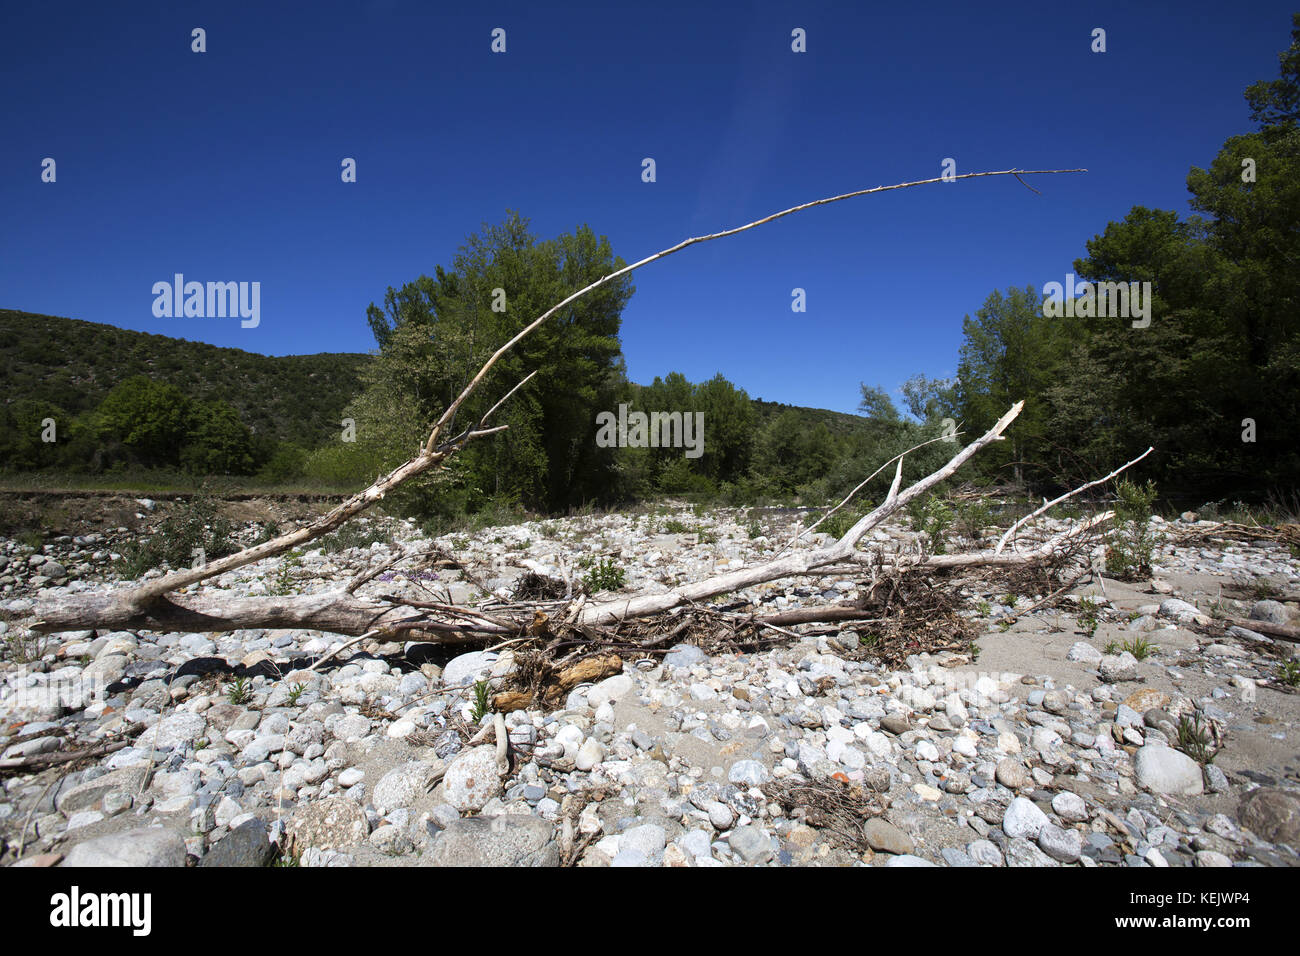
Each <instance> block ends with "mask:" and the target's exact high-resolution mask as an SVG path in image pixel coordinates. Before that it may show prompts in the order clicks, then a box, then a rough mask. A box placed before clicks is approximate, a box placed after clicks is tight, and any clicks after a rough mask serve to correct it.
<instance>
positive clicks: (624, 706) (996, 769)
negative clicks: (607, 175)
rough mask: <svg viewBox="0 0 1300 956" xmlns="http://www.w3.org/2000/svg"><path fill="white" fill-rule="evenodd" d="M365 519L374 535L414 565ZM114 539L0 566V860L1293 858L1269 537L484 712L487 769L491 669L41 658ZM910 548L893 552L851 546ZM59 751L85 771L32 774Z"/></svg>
mask: <svg viewBox="0 0 1300 956" xmlns="http://www.w3.org/2000/svg"><path fill="white" fill-rule="evenodd" d="M150 504H152V503H150ZM142 507H143V505H142ZM797 519H798V516H797V515H782V516H775V515H773V516H768V517H767V520H766V521H765V522H764V521H760V522H759V523H760V524H761V525H764V526H762V527H755V526H754V521H755V519H754V516H752V515H744V514H742V513H740V512H736V511H725V510H724V511H717V512H710V513H708V514H706V515H703V516H696V515H693V514H691V513H690V512H688V511H682V512H680V513H677V514H667V515H663V514H641V515H628V514H611V515H604V516H587V517H576V518H571V519H565V520H553V521H546V522H530V523H526V524H520V525H515V526H510V527H498V528H490V529H487V530H485V531H481V532H478V533H476V534H472V535H469V534H462V535H451V536H447V537H446V538H443V539H439V541H438V542H436V543H437V544H440V545H442V546H444V547H445V548H446V549H447V550H448V551H449V552H450V553H454V554H455V555H456V556H457V557H458V558H459V559H460V560H461V562H462V564H463V565H464V571H459V570H448V569H441V570H436V571H428V570H426V571H422V572H419V573H411V574H403V573H401V572H395V573H391V574H388V575H385V576H383V578H382V579H376V580H375V581H372V582H370V583H369V584H367V585H365V586H364V588H363V589H362V593H376V594H377V593H387V594H402V593H408V594H411V595H419V596H422V597H425V598H427V597H428V595H429V594H430V593H433V594H436V595H438V596H439V598H440V599H443V600H450V601H454V602H458V603H466V602H481V601H484V600H491V599H492V598H494V597H497V598H504V597H507V596H509V595H510V594H511V593H512V589H513V588H514V585H515V584H516V582H517V581H518V579H519V578H520V577H522V576H523V575H525V574H527V573H529V572H534V573H542V574H546V575H548V576H552V577H557V578H561V579H563V578H566V577H567V578H569V579H570V580H572V579H573V578H575V577H577V576H581V574H582V571H581V570H580V566H581V565H582V564H584V563H586V564H590V563H591V562H593V561H596V560H599V559H608V560H611V561H613V562H615V563H616V564H617V565H618V566H619V567H621V568H623V569H624V570H625V572H626V576H627V577H626V582H625V587H627V588H647V587H649V588H655V589H667V588H669V587H671V586H673V585H674V584H677V583H680V582H682V581H687V580H692V579H695V578H698V577H701V576H703V575H706V574H709V573H713V572H715V571H718V570H725V569H729V568H735V567H742V566H747V565H749V564H752V563H755V562H758V561H762V560H766V559H768V558H770V557H771V556H772V555H773V554H774V553H775V551H776V549H777V548H778V547H780V546H782V545H784V544H785V543H786V542H787V541H788V540H789V537H790V533H791V530H792V524H791V523H792V522H794V521H796V520H797ZM376 521H377V522H379V523H381V524H383V525H384V526H385V529H386V533H387V534H388V535H389V536H390V537H391V539H392V540H393V541H394V542H397V543H401V544H403V545H405V546H413V547H415V548H420V547H425V546H428V545H429V544H431V543H435V542H429V541H426V540H424V539H423V538H422V537H421V536H420V534H419V533H418V531H417V530H416V529H415V528H414V527H413V526H411V525H409V524H406V523H403V522H399V521H394V520H391V519H376ZM1181 526H1184V527H1186V525H1185V524H1183V525H1181ZM682 527H689V528H690V529H691V531H690V533H681V532H680V530H679V529H680V528H682ZM1055 527H1057V528H1060V527H1063V525H1056V526H1055ZM668 529H678V533H667V530H668ZM252 533H253V531H252V529H249V535H250V536H251V534H252ZM121 534H125V530H123V532H121V533H119V532H118V531H117V530H116V529H112V528H103V529H99V530H92V531H87V532H86V533H85V534H84V535H81V536H75V537H74V536H60V537H59V538H57V539H55V540H51V541H48V542H45V543H43V544H41V545H40V546H39V547H34V546H32V544H31V543H30V542H28V543H23V542H20V541H18V540H8V539H5V540H0V588H4V592H3V599H2V600H0V612H3V613H2V614H0V616H2V617H3V620H0V632H2V633H0V642H3V643H4V645H5V648H6V650H5V657H4V659H3V661H0V774H3V776H2V777H0V782H3V793H0V840H2V841H3V842H2V843H0V847H2V850H0V863H3V864H7V865H17V866H24V865H27V866H31V865H56V864H58V865H81V864H88V865H103V864H112V865H159V866H162V865H186V864H187V863H188V864H191V865H194V864H197V865H200V866H230V865H265V864H267V863H268V862H270V861H272V860H273V859H277V858H278V859H279V860H280V862H296V863H298V864H300V865H310V866H346V865H385V866H389V865H391V866H421V865H465V864H493V865H503V866H551V865H559V864H561V863H573V864H576V865H579V866H646V865H650V866H661V865H662V866H735V865H751V866H759V865H786V866H806V865H877V866H879V865H884V866H930V865H939V866H1085V867H1087V866H1135V867H1147V866H1154V867H1170V866H1173V867H1176V866H1232V865H1236V866H1253V865H1265V866H1293V865H1296V863H1297V862H1300V858H1298V857H1297V849H1298V848H1300V755H1298V754H1297V747H1296V745H1295V741H1296V739H1297V737H1296V734H1297V719H1298V717H1300V695H1297V692H1296V690H1295V689H1294V688H1293V687H1291V686H1289V684H1288V683H1287V681H1286V677H1287V675H1288V673H1289V671H1288V669H1287V668H1288V667H1289V666H1294V665H1288V663H1287V662H1288V661H1289V660H1293V659H1294V658H1293V655H1294V651H1295V645H1292V644H1288V643H1286V642H1285V641H1282V640H1275V639H1272V638H1269V637H1267V636H1265V635H1263V634H1261V633H1257V632H1255V631H1252V630H1251V629H1249V628H1243V627H1234V628H1226V627H1224V626H1223V625H1222V624H1220V623H1219V618H1220V617H1221V616H1223V615H1225V614H1227V615H1232V616H1239V617H1251V618H1254V619H1256V620H1262V621H1268V622H1271V623H1281V624H1285V623H1293V622H1294V620H1295V617H1296V607H1295V605H1294V604H1293V603H1282V602H1279V601H1276V600H1268V599H1266V597H1265V596H1266V595H1267V594H1268V593H1270V592H1277V593H1279V594H1286V593H1288V592H1289V593H1292V594H1294V593H1295V591H1296V590H1297V584H1300V561H1298V560H1296V559H1295V558H1294V557H1292V555H1291V554H1290V552H1289V551H1288V550H1287V549H1286V548H1285V547H1283V546H1279V545H1273V544H1270V543H1267V542H1260V543H1250V544H1246V543H1241V542H1214V541H1213V540H1211V541H1209V542H1204V541H1202V542H1200V543H1195V544H1189V545H1188V546H1185V547H1175V546H1170V545H1166V546H1164V547H1162V548H1161V550H1160V553H1159V555H1158V557H1157V561H1156V568H1155V572H1154V576H1153V579H1152V580H1151V581H1149V582H1148V581H1144V582H1140V583H1138V584H1125V583H1121V582H1117V581H1111V580H1109V579H1107V580H1103V581H1101V582H1099V583H1098V582H1095V581H1091V580H1089V579H1085V582H1084V584H1082V585H1081V586H1080V587H1078V588H1077V589H1076V592H1075V593H1073V594H1070V595H1067V596H1066V598H1065V600H1064V601H1063V602H1060V603H1054V604H1049V605H1048V606H1046V607H1044V608H1042V609H1040V610H1037V611H1028V610H1027V609H1029V608H1030V607H1031V606H1032V605H1034V604H1035V603H1036V602H1037V601H1038V600H1039V599H1041V598H1043V597H1045V596H1046V595H1045V594H1008V593H1005V592H1001V591H999V590H998V589H997V588H994V587H992V586H989V587H987V588H981V587H980V586H979V585H978V583H974V584H972V583H969V582H968V583H967V584H965V585H963V586H961V588H960V594H959V595H958V597H960V599H961V602H962V607H963V611H962V613H963V614H965V615H966V616H968V617H969V618H970V619H971V620H972V622H974V623H975V624H976V625H977V627H978V629H979V631H978V633H979V635H980V636H978V638H977V640H976V642H975V643H976V648H977V650H975V649H970V650H960V651H953V650H946V651H941V652H936V653H933V654H930V653H922V654H916V655H912V656H911V657H909V658H907V659H906V660H905V661H902V662H900V663H899V666H895V667H890V666H886V665H885V664H882V663H881V662H880V661H879V660H876V659H873V658H872V655H871V653H870V646H869V644H870V635H869V633H868V632H867V631H866V629H863V628H855V627H853V626H845V627H842V628H835V627H827V626H821V627H818V628H815V629H814V630H816V631H817V633H815V634H812V635H794V636H787V637H785V638H784V639H783V640H782V641H781V642H773V643H772V644H770V645H766V646H765V647H764V649H762V650H761V651H759V652H755V653H744V654H736V653H728V654H714V655H712V656H710V655H709V654H706V653H705V652H704V651H703V650H701V649H700V648H699V647H697V646H694V645H692V644H679V645H678V646H675V647H671V648H670V649H669V650H668V653H654V654H647V655H646V656H645V657H644V658H640V659H635V656H634V659H630V660H628V661H627V662H626V663H625V665H624V669H623V672H622V673H619V674H616V675H614V676H611V677H608V678H606V679H604V680H602V681H600V682H598V683H595V684H591V685H583V686H579V687H578V688H577V689H575V690H574V691H573V692H572V693H570V694H569V695H568V697H567V700H565V701H564V704H563V707H562V708H561V709H558V710H551V711H544V710H541V709H532V710H521V711H515V712H513V713H510V714H508V715H506V716H505V718H504V726H505V729H506V732H507V734H508V736H509V740H510V746H509V748H498V746H497V745H496V743H495V742H494V729H493V728H494V717H493V715H491V714H486V715H484V716H483V717H482V719H481V721H478V722H476V721H474V719H473V718H474V716H475V714H474V707H475V694H474V686H475V684H476V682H478V681H488V682H490V683H491V684H494V685H500V684H501V682H502V681H504V680H505V679H506V678H507V677H508V676H509V674H510V673H511V671H512V669H513V668H514V667H515V666H516V664H517V661H516V660H515V657H514V655H513V654H512V653H511V650H510V648H504V649H501V650H499V651H469V652H466V653H458V652H456V651H449V650H447V649H444V648H440V647H437V646H435V645H430V644H412V643H399V642H389V643H385V644H372V645H369V646H367V647H365V648H357V649H354V650H355V651H356V653H353V651H352V650H350V651H347V652H345V653H344V654H343V655H341V659H340V660H338V661H336V662H334V663H333V664H331V665H330V666H328V667H325V668H322V669H321V670H319V671H308V670H306V665H308V664H309V663H310V662H311V661H312V660H314V659H318V658H319V657H320V656H321V655H322V654H325V653H328V652H329V651H330V650H333V649H335V648H337V647H339V646H340V645H341V644H342V643H343V642H344V641H345V640H346V639H345V638H343V637H341V636H338V635H331V634H323V633H319V632H313V631H306V630H293V631H262V630H246V631H236V632H233V633H153V632H145V631H142V632H126V631H117V632H102V633H97V632H91V631H83V632H76V633H65V634H60V635H54V636H52V637H51V638H48V639H45V638H40V637H38V636H36V635H33V634H31V633H30V632H29V631H28V629H27V628H26V626H25V623H24V622H25V621H29V620H30V612H31V609H32V606H33V601H34V599H35V598H36V597H37V596H38V595H41V594H43V595H49V594H63V593H76V592H79V591H84V590H93V589H103V588H107V587H120V586H122V585H123V583H124V582H121V581H118V580H116V578H115V577H114V574H113V572H112V570H111V563H110V562H111V558H112V555H113V553H114V548H115V546H119V547H120V544H115V543H116V542H119V541H120V540H121ZM914 538H915V535H913V534H912V532H910V531H907V530H905V529H904V528H902V527H894V526H891V527H887V528H885V529H883V530H880V531H878V532H876V533H875V536H874V541H873V542H872V543H874V544H882V545H886V546H889V547H899V548H907V547H911V546H912V543H913V540H914ZM815 540H816V538H815V536H814V541H815ZM810 546H811V543H810V542H808V541H806V540H805V541H803V542H801V543H799V544H798V545H796V547H810ZM388 553H389V551H388V546H387V545H385V544H383V543H376V544H373V545H370V546H369V547H368V548H365V549H357V548H354V549H347V550H343V551H339V552H337V553H325V552H323V551H321V550H320V549H315V550H306V551H305V552H304V553H302V554H300V555H296V556H293V557H291V558H286V559H276V560H273V561H270V562H264V563H263V564H261V565H256V566H250V567H248V568H243V569H240V570H239V571H236V572H232V573H230V574H227V575H223V576H222V577H220V578H216V579H213V580H212V581H210V582H208V583H207V585H206V586H205V587H206V588H207V589H208V590H211V591H220V590H225V591H227V592H229V593H231V594H241V595H254V594H267V593H293V592H296V591H304V592H305V591H308V590H314V589H320V588H324V587H327V586H338V585H339V584H341V583H343V582H345V581H347V580H349V579H350V578H351V577H352V576H353V575H354V574H356V572H357V570H358V569H359V568H361V567H364V566H365V565H366V563H367V562H368V561H378V560H381V559H382V558H383V557H384V556H385V555H387V554H388ZM584 558H585V559H586V560H585V561H584ZM861 585H862V581H861V578H860V577H858V576H849V575H846V576H842V577H837V576H834V575H819V576H809V577H804V578H794V579H788V580H785V581H781V582H774V583H771V584H766V585H762V586H759V587H755V588H750V589H748V590H747V591H744V592H740V593H738V594H732V595H728V596H726V601H727V602H729V603H732V604H734V603H735V602H737V601H748V602H749V603H750V604H751V605H753V606H756V607H759V608H763V609H765V610H778V609H780V610H784V609H793V608H797V607H807V606H814V605H818V604H838V603H844V602H848V601H852V600H854V599H855V598H856V597H857V596H858V594H859V588H860V586H861ZM1234 595H1235V596H1234ZM805 629H807V628H805ZM778 636H779V635H778ZM864 641H866V642H867V644H866V645H865V646H864V643H863V642H864ZM349 655H351V656H349ZM479 724H481V727H480V726H479ZM1194 738H1199V740H1200V742H1201V745H1202V746H1201V748H1200V749H1198V747H1197V746H1196V740H1195V739H1194ZM96 747H98V749H99V751H102V752H97V751H96V749H95V748H96ZM74 749H80V750H88V751H89V753H88V755H87V756H85V757H83V758H81V759H80V760H78V761H76V762H73V763H70V764H62V765H57V766H54V767H51V768H49V769H42V767H41V766H40V765H39V759H38V758H42V756H51V757H53V756H57V755H58V754H60V753H63V752H66V751H68V750H74ZM502 749H507V750H508V753H507V756H506V759H505V760H504V761H503V760H502V759H501V750H502ZM1189 753H1190V754H1191V755H1189ZM1197 756H1199V757H1200V758H1201V760H1203V761H1208V762H1200V761H1198V759H1194V758H1195V757H1197ZM1211 756H1212V758H1213V759H1212V761H1210V760H1208V758H1210V757H1211ZM33 760H35V761H36V763H35V764H33V763H32V761H33ZM835 809H838V810H839V811H840V814H839V815H838V816H837V815H836V814H835V813H833V812H830V811H831V810H835ZM845 814H847V817H846V816H845ZM845 819H847V820H848V821H849V826H848V832H847V833H846V824H845ZM20 857H21V858H20Z"/></svg>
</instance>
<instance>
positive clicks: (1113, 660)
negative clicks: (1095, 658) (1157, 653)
mask: <svg viewBox="0 0 1300 956" xmlns="http://www.w3.org/2000/svg"><path fill="white" fill-rule="evenodd" d="M1137 663H1138V662H1137V658H1136V657H1134V656H1133V655H1132V654H1130V653H1129V652H1128V651H1124V652H1123V653H1122V654H1106V655H1104V656H1103V657H1102V659H1101V663H1100V664H1099V665H1098V668H1097V669H1098V671H1099V672H1100V673H1101V679H1102V680H1104V681H1106V682H1107V683H1108V684H1115V683H1118V682H1119V681H1125V680H1134V679H1135V678H1136V677H1137Z"/></svg>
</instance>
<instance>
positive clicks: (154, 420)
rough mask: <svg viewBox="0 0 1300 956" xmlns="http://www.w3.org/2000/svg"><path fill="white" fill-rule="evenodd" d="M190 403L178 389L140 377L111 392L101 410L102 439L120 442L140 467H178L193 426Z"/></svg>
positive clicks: (146, 377)
mask: <svg viewBox="0 0 1300 956" xmlns="http://www.w3.org/2000/svg"><path fill="white" fill-rule="evenodd" d="M189 411H190V402H189V399H188V398H186V397H185V395H184V393H183V392H181V390H180V389H178V388H177V387H176V386H174V385H169V384H166V383H165V382H155V381H154V380H153V379H151V378H149V377H148V376H146V375H136V376H133V377H131V378H129V379H127V380H126V381H124V382H122V383H121V384H120V385H118V386H116V387H115V388H114V389H113V390H112V391H110V392H109V393H108V394H107V395H106V396H105V397H104V400H103V401H102V402H101V403H100V404H99V408H98V410H97V415H96V418H97V423H98V431H99V434H100V436H101V438H102V439H104V440H107V441H113V440H116V441H120V442H121V443H122V444H123V445H125V446H126V447H127V448H128V449H129V450H130V451H131V453H132V454H133V455H135V456H136V458H137V459H138V460H139V461H140V463H142V464H144V465H147V466H158V465H175V464H177V463H178V461H179V460H180V452H181V446H182V445H184V443H185V440H186V437H187V431H188V425H189Z"/></svg>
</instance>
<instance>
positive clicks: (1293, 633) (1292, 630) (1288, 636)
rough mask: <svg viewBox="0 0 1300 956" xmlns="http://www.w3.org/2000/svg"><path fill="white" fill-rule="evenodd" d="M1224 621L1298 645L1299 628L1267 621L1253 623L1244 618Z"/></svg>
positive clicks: (1299, 637)
mask: <svg viewBox="0 0 1300 956" xmlns="http://www.w3.org/2000/svg"><path fill="white" fill-rule="evenodd" d="M1226 621H1227V623H1228V624H1235V625H1236V626H1237V627H1244V628H1245V629H1246V630H1248V631H1254V632H1255V633H1256V634H1267V635H1268V636H1269V637H1277V638H1281V639H1282V640H1284V641H1290V642H1291V643H1293V644H1297V643H1300V627H1292V626H1290V625H1288V624H1273V623H1271V622H1269V621H1255V620H1252V619H1250V618H1245V617H1230V618H1226Z"/></svg>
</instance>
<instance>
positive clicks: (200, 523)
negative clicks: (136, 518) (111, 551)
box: [117, 488, 236, 578]
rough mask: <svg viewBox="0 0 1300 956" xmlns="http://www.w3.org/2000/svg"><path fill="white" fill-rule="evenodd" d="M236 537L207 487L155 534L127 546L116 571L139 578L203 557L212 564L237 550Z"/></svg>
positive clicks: (167, 518) (165, 520)
mask: <svg viewBox="0 0 1300 956" xmlns="http://www.w3.org/2000/svg"><path fill="white" fill-rule="evenodd" d="M233 535H234V525H233V524H231V522H229V521H227V520H226V519H225V518H224V517H222V516H221V515H220V514H219V513H218V511H217V500H216V498H214V497H213V496H212V494H211V493H210V492H209V491H208V490H207V489H206V488H204V489H201V490H199V491H198V492H196V493H195V494H193V495H191V496H190V497H189V498H188V499H187V500H185V501H181V502H179V503H177V504H176V505H175V507H174V508H173V509H172V510H171V511H170V512H169V513H168V514H167V515H166V516H165V517H164V518H163V519H162V520H161V521H160V522H159V523H158V525H157V527H156V528H155V529H154V533H153V534H152V535H150V536H148V537H146V538H142V539H140V540H137V541H132V542H130V543H129V544H127V545H126V546H125V547H124V548H123V549H122V552H121V554H122V559H121V560H120V561H119V562H118V563H117V568H118V571H119V572H120V573H121V574H122V575H123V576H124V577H128V578H136V577H139V576H140V575H141V574H143V573H144V572H146V571H151V570H153V569H154V568H157V567H160V566H161V565H163V564H164V563H165V564H167V565H170V566H171V567H172V568H182V567H189V566H190V565H191V564H193V563H194V562H195V560H196V559H198V558H199V557H200V556H201V558H202V559H203V560H204V561H211V560H212V559H214V558H220V557H224V556H225V555H227V554H232V553H233V552H234V551H235V550H236V544H235V541H234V537H233Z"/></svg>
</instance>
